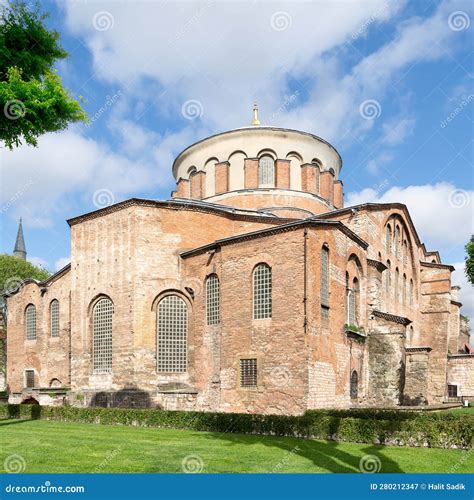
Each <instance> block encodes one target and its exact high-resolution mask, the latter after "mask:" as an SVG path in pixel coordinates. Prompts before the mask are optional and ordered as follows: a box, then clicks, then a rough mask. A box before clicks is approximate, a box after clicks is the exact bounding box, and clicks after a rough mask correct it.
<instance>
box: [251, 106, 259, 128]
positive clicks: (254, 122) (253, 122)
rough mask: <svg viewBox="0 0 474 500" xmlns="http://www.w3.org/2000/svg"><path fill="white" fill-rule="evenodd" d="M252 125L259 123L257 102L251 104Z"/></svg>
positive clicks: (256, 125) (255, 125)
mask: <svg viewBox="0 0 474 500" xmlns="http://www.w3.org/2000/svg"><path fill="white" fill-rule="evenodd" d="M252 125H253V126H254V127H258V126H259V125H260V120H259V119H258V106H257V103H255V104H254V105H253V120H252Z"/></svg>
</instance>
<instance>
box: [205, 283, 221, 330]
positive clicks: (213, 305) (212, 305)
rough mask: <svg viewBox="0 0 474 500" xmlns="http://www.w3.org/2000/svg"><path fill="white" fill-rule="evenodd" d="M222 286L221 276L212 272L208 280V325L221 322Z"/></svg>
mask: <svg viewBox="0 0 474 500" xmlns="http://www.w3.org/2000/svg"><path fill="white" fill-rule="evenodd" d="M219 307H220V287H219V278H218V277H217V276H216V275H215V274H211V276H209V278H207V281H206V315H207V324H208V325H218V324H219V323H220V310H219Z"/></svg>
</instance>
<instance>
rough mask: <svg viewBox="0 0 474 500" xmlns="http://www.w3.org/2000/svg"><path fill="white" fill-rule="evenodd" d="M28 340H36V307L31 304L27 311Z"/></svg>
mask: <svg viewBox="0 0 474 500" xmlns="http://www.w3.org/2000/svg"><path fill="white" fill-rule="evenodd" d="M25 325H26V340H36V307H35V306H34V305H33V304H30V305H29V306H28V307H27V308H26V311H25Z"/></svg>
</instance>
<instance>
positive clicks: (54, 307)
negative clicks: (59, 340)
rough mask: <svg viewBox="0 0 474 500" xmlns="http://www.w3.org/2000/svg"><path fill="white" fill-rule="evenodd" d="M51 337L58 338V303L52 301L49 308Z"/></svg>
mask: <svg viewBox="0 0 474 500" xmlns="http://www.w3.org/2000/svg"><path fill="white" fill-rule="evenodd" d="M50 314H51V337H59V302H58V301H57V300H56V299H54V300H53V301H52V302H51V306H50Z"/></svg>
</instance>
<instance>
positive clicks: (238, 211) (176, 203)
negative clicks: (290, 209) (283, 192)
mask: <svg viewBox="0 0 474 500" xmlns="http://www.w3.org/2000/svg"><path fill="white" fill-rule="evenodd" d="M131 206H146V207H157V208H166V209H170V210H183V209H184V210H186V209H189V210H193V211H196V212H207V213H214V214H218V215H222V216H225V217H230V218H232V219H237V220H256V219H258V220H261V221H262V222H274V223H281V222H282V221H283V222H284V221H288V220H294V219H289V218H283V217H278V216H277V215H274V214H271V213H269V212H262V211H257V210H246V209H243V208H236V207H231V206H228V205H221V204H217V203H209V202H207V201H202V200H192V199H188V198H175V199H173V200H166V201H160V200H145V199H142V198H130V199H128V200H124V201H121V202H119V203H115V204H113V205H109V206H108V207H104V208H100V209H99V210H94V211H93V212H87V213H85V214H83V215H78V216H77V217H72V218H71V219H68V221H67V223H68V224H69V225H70V226H74V225H75V224H80V223H81V222H84V221H86V220H91V219H95V218H97V217H102V216H104V215H107V214H110V213H113V212H118V211H119V210H123V209H125V208H128V207H131Z"/></svg>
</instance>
